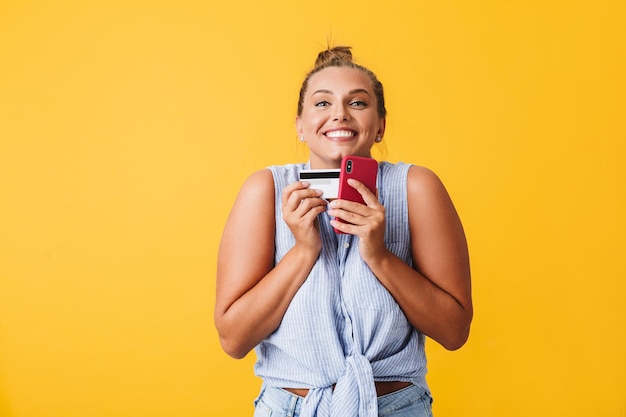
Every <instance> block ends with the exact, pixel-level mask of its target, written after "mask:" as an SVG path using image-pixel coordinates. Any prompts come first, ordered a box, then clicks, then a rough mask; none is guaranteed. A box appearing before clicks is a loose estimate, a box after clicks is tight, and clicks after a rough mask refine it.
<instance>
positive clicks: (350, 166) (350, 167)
mask: <svg viewBox="0 0 626 417" xmlns="http://www.w3.org/2000/svg"><path fill="white" fill-rule="evenodd" d="M346 172H347V173H348V174H349V173H351V172H352V159H349V160H348V162H346Z"/></svg>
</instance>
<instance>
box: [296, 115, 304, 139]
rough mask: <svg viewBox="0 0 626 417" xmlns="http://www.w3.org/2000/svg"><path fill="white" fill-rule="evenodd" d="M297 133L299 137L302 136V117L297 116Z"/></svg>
mask: <svg viewBox="0 0 626 417" xmlns="http://www.w3.org/2000/svg"><path fill="white" fill-rule="evenodd" d="M296 133H298V137H302V135H303V132H302V121H300V117H299V116H296Z"/></svg>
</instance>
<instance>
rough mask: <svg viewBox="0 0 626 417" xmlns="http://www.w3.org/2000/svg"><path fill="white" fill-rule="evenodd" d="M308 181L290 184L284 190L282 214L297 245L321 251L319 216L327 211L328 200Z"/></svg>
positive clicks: (317, 251) (316, 251)
mask: <svg viewBox="0 0 626 417" xmlns="http://www.w3.org/2000/svg"><path fill="white" fill-rule="evenodd" d="M310 186H311V184H310V183H308V182H306V181H296V182H294V183H292V184H289V185H288V186H286V187H285V188H284V189H283V192H282V206H281V210H282V215H283V220H284V221H285V223H287V226H288V227H289V230H291V233H293V235H294V237H295V239H296V245H298V246H301V247H302V248H303V249H309V250H311V251H315V253H316V254H317V253H319V251H320V250H321V249H322V239H321V237H320V233H319V226H318V222H317V216H318V215H319V214H320V213H323V212H324V211H326V206H327V205H328V202H327V201H326V200H324V199H323V198H321V195H322V191H320V190H316V189H314V188H310Z"/></svg>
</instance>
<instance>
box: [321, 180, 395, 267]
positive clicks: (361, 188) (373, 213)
mask: <svg viewBox="0 0 626 417" xmlns="http://www.w3.org/2000/svg"><path fill="white" fill-rule="evenodd" d="M348 185H350V186H351V187H353V188H354V189H355V190H357V191H358V192H359V194H361V196H362V197H363V201H365V204H360V203H355V202H353V201H349V200H334V201H332V202H331V203H330V205H329V210H328V214H329V215H330V216H332V217H333V218H338V219H341V220H343V221H345V222H347V223H344V222H340V221H339V220H336V219H333V220H331V225H332V226H333V227H334V228H336V229H337V230H339V231H341V232H343V233H348V234H351V235H356V236H358V237H359V253H360V254H361V257H362V258H363V260H364V261H365V262H366V263H368V261H369V260H371V259H374V258H375V257H376V256H380V255H381V254H383V253H384V251H385V250H386V247H385V207H384V206H383V205H382V204H380V202H379V201H378V197H377V196H376V195H375V194H374V193H372V192H371V191H370V190H369V189H368V188H367V187H366V186H365V185H364V184H363V183H362V182H360V181H358V180H355V179H352V178H351V179H349V180H348Z"/></svg>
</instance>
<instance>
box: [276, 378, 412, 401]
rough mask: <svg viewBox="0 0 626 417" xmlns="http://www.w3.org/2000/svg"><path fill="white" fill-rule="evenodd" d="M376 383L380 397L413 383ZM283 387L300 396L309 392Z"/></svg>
mask: <svg viewBox="0 0 626 417" xmlns="http://www.w3.org/2000/svg"><path fill="white" fill-rule="evenodd" d="M375 384H376V395H377V396H378V397H380V396H381V395H387V394H391V393H392V392H396V391H399V390H401V389H402V388H406V387H408V386H409V385H411V383H410V382H400V381H391V382H375ZM333 388H334V386H333ZM283 389H284V390H285V391H289V392H290V393H292V394H295V395H297V396H299V397H306V396H307V394H308V393H309V390H308V389H306V388H283Z"/></svg>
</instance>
